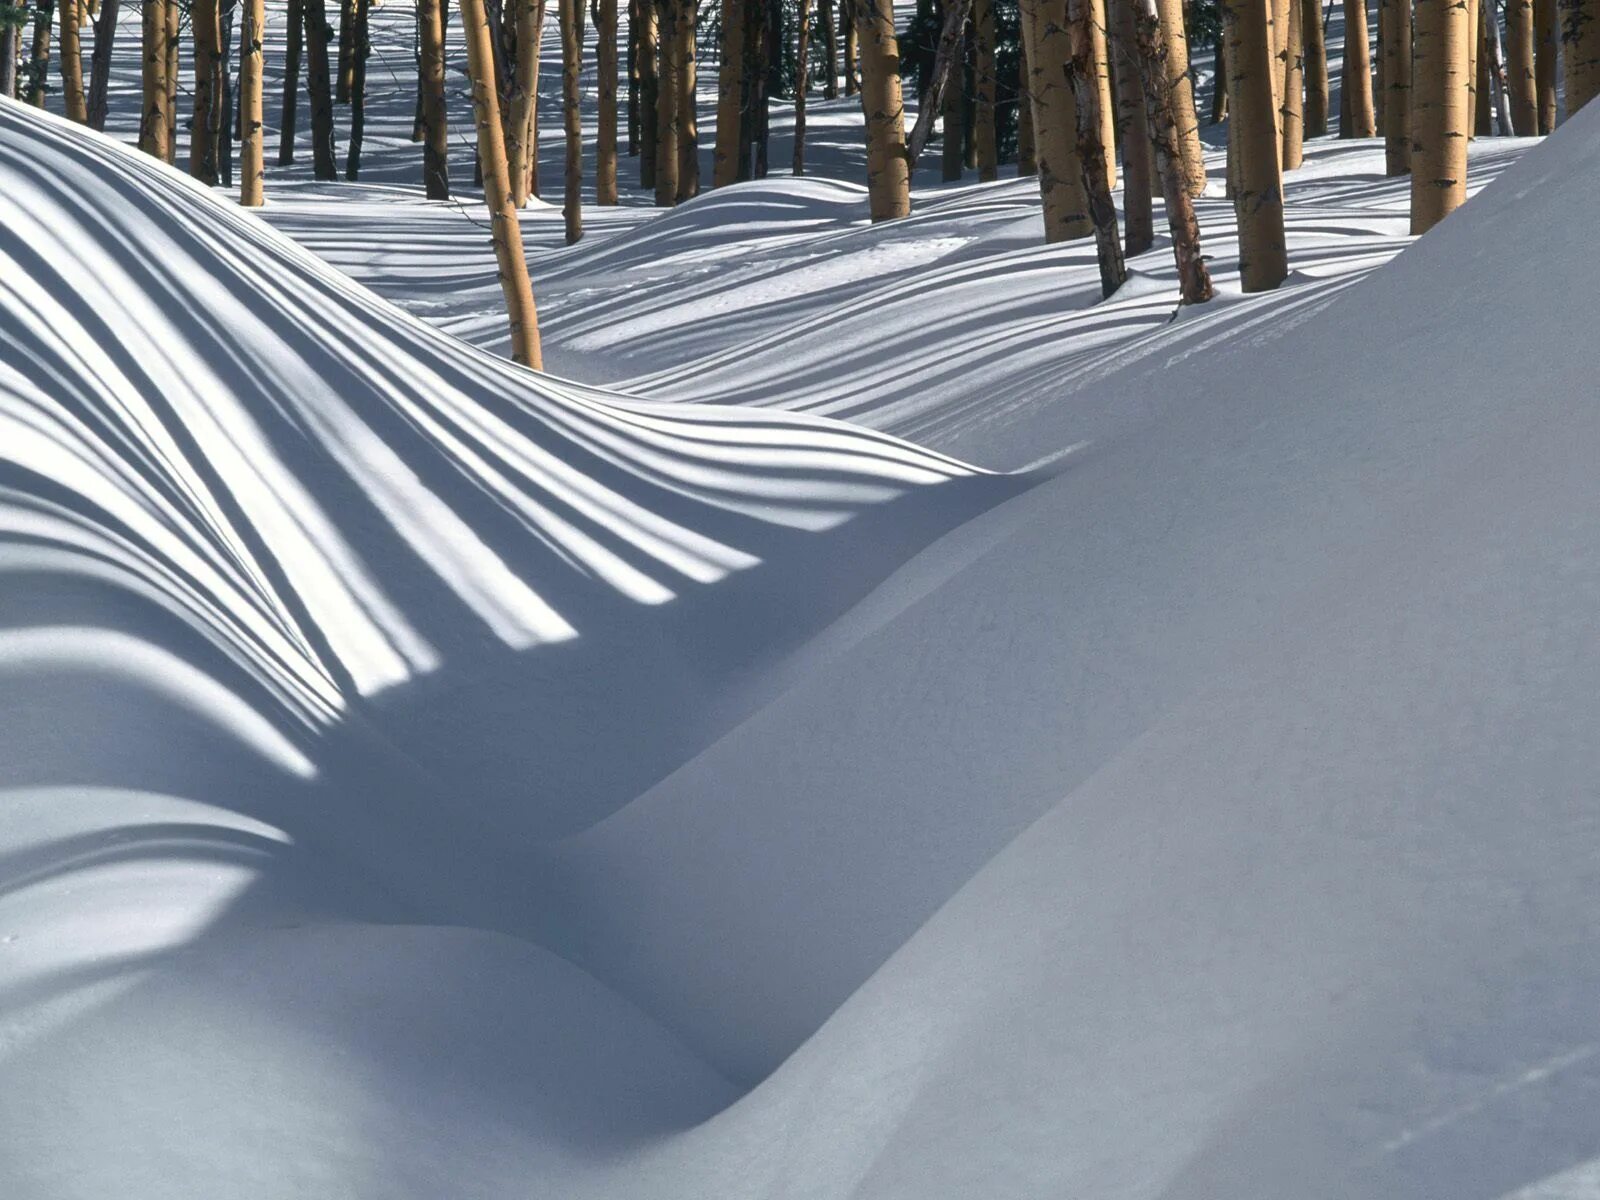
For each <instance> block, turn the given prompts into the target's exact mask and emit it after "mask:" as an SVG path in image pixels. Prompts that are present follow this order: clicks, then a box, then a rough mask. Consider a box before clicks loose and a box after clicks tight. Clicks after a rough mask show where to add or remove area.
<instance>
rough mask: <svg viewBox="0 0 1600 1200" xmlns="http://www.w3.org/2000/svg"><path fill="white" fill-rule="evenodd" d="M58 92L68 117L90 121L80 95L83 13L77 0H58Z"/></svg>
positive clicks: (81, 86) (82, 121)
mask: <svg viewBox="0 0 1600 1200" xmlns="http://www.w3.org/2000/svg"><path fill="white" fill-rule="evenodd" d="M60 14H61V16H60V21H61V52H60V58H61V94H62V97H63V99H64V100H65V101H66V106H67V120H69V121H76V122H77V123H78V124H79V125H84V124H87V123H88V121H89V106H88V104H87V103H86V102H85V100H84V95H83V46H82V44H81V43H80V42H79V40H78V26H79V24H80V22H81V20H82V14H81V11H80V9H79V7H78V0H60Z"/></svg>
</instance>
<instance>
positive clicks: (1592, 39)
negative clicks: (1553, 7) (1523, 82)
mask: <svg viewBox="0 0 1600 1200" xmlns="http://www.w3.org/2000/svg"><path fill="white" fill-rule="evenodd" d="M1597 5H1600V0H1557V7H1558V8H1559V9H1560V12H1561V59H1562V64H1561V65H1562V68H1563V70H1562V78H1563V80H1564V82H1565V83H1566V91H1567V117H1568V119H1570V118H1571V117H1572V115H1573V114H1574V113H1575V112H1577V111H1578V110H1579V109H1580V108H1582V107H1583V106H1584V105H1585V104H1587V103H1589V101H1590V100H1592V99H1594V96H1595V93H1596V92H1600V23H1597V21H1600V12H1596V7H1597Z"/></svg>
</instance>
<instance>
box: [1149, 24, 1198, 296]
mask: <svg viewBox="0 0 1600 1200" xmlns="http://www.w3.org/2000/svg"><path fill="white" fill-rule="evenodd" d="M1133 3H1134V4H1136V5H1137V8H1136V11H1135V18H1134V37H1135V40H1136V42H1137V44H1138V53H1139V60H1140V63H1141V65H1142V68H1143V69H1142V70H1141V71H1140V72H1139V76H1140V78H1141V80H1142V82H1143V84H1144V98H1145V118H1146V122H1147V124H1148V126H1149V129H1150V140H1151V144H1152V145H1153V147H1154V149H1155V160H1156V164H1155V165H1156V174H1157V175H1158V176H1159V177H1160V179H1161V195H1162V199H1163V200H1164V201H1165V202H1166V209H1167V231H1168V233H1169V234H1170V235H1171V237H1172V256H1173V259H1174V261H1175V262H1176V263H1177V267H1178V294H1179V296H1180V298H1181V299H1182V302H1183V303H1184V304H1203V303H1205V302H1206V301H1207V300H1209V299H1211V296H1212V289H1211V273H1210V272H1209V271H1207V270H1206V260H1205V257H1204V256H1203V255H1202V254H1201V252H1200V222H1199V221H1198V220H1196V219H1195V215H1194V200H1193V199H1192V198H1191V197H1190V195H1189V179H1188V176H1187V174H1186V173H1185V171H1184V169H1183V153H1182V138H1181V137H1180V136H1179V133H1178V123H1177V120H1176V119H1175V118H1174V116H1173V92H1172V89H1171V88H1170V87H1167V86H1164V84H1163V81H1164V80H1166V79H1168V78H1169V77H1170V76H1169V64H1168V63H1167V62H1166V61H1165V60H1166V55H1167V43H1166V40H1165V36H1164V33H1163V31H1162V28H1161V21H1160V17H1159V15H1158V12H1157V8H1156V0H1133Z"/></svg>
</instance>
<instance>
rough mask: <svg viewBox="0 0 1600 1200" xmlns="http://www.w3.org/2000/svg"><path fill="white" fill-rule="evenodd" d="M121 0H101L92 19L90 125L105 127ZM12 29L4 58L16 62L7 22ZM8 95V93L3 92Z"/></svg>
mask: <svg viewBox="0 0 1600 1200" xmlns="http://www.w3.org/2000/svg"><path fill="white" fill-rule="evenodd" d="M121 7H122V2H121V0H100V12H99V15H98V16H97V17H96V18H95V22H94V54H93V55H92V56H91V57H90V60H89V100H88V108H89V128H90V129H100V130H104V129H105V127H106V89H107V86H108V85H109V84H110V82H111V51H112V48H113V47H114V46H115V45H116V40H117V14H118V12H119V11H120V9H121ZM7 28H8V29H10V30H11V32H12V35H13V37H12V54H11V56H10V57H9V58H8V59H7V62H8V63H10V64H11V66H12V67H13V68H15V66H16V53H15V51H16V39H15V34H16V26H14V25H8V26H7ZM6 94H7V95H9V94H10V93H9V92H8V93H6Z"/></svg>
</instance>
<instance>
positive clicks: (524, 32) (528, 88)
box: [505, 0, 567, 208]
mask: <svg viewBox="0 0 1600 1200" xmlns="http://www.w3.org/2000/svg"><path fill="white" fill-rule="evenodd" d="M513 3H514V4H515V6H516V7H515V10H514V11H515V18H516V39H517V40H516V65H515V66H514V67H513V68H512V73H511V104H510V107H509V110H508V118H509V119H508V120H507V121H506V123H505V124H506V163H507V169H508V170H509V171H510V173H511V200H512V203H514V204H515V205H516V206H517V207H518V208H521V207H522V206H523V205H524V204H526V203H527V202H528V192H529V190H530V182H529V177H530V173H529V169H528V163H529V160H530V159H532V158H534V157H535V156H537V154H538V152H539V149H538V146H537V145H535V144H534V142H533V138H534V136H535V132H534V131H535V125H534V115H533V113H534V109H535V107H536V106H537V105H538V102H539V100H538V97H539V26H540V24H541V23H542V21H543V19H544V5H543V3H542V2H541V0H513ZM562 12H563V13H564V12H565V10H562ZM560 21H561V23H562V28H563V29H565V28H566V22H567V17H566V16H565V15H561V16H560ZM563 45H564V43H563Z"/></svg>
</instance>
